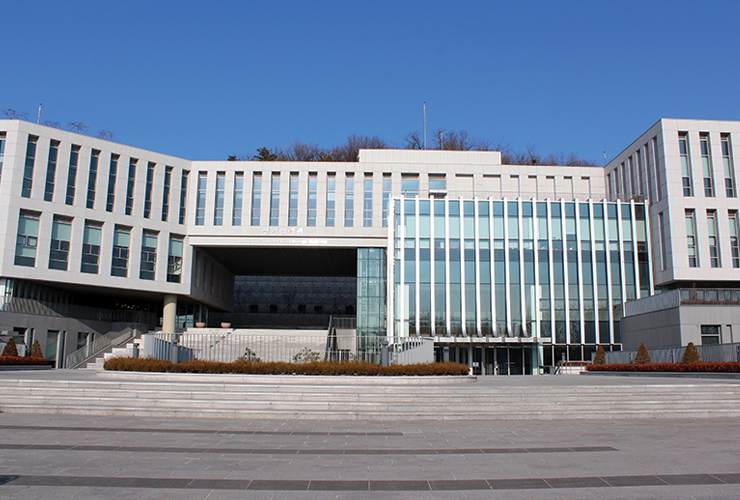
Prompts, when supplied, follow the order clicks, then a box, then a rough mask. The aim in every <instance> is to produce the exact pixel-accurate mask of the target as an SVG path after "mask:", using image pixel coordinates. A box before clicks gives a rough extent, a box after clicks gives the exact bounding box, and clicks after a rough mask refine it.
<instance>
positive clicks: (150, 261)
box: [139, 230, 157, 281]
mask: <svg viewBox="0 0 740 500" xmlns="http://www.w3.org/2000/svg"><path fill="white" fill-rule="evenodd" d="M156 266H157V233H153V232H149V231H146V230H145V231H144V235H143V237H142V239H141V268H140V269H139V278H140V279H143V280H152V281H153V280H154V272H155V270H156Z"/></svg>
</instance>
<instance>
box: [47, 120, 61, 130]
mask: <svg viewBox="0 0 740 500" xmlns="http://www.w3.org/2000/svg"><path fill="white" fill-rule="evenodd" d="M44 125H46V126H47V127H53V128H62V124H61V123H59V122H56V121H52V120H46V121H45V122H44Z"/></svg>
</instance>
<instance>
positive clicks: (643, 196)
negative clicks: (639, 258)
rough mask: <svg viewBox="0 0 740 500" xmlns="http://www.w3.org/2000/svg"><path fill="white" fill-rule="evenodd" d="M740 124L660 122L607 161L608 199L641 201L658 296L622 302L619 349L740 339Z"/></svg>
mask: <svg viewBox="0 0 740 500" xmlns="http://www.w3.org/2000/svg"><path fill="white" fill-rule="evenodd" d="M738 155H740V122H730V121H706V120H666V119H663V120H660V121H658V122H657V123H656V124H655V125H653V126H652V127H650V129H648V130H647V131H646V132H645V133H644V134H642V135H641V136H640V137H639V138H638V139H637V140H636V141H634V142H633V143H632V144H630V146H629V147H627V148H626V149H625V150H624V151H622V152H621V153H620V154H619V155H618V156H617V157H616V158H614V159H613V160H612V161H611V162H609V163H608V164H607V166H606V181H607V187H608V192H609V196H610V197H620V198H622V199H636V200H644V201H646V202H648V207H649V209H648V211H649V214H650V228H651V231H650V245H651V254H652V256H653V259H652V262H653V274H654V276H655V285H656V287H657V288H658V290H659V291H663V295H664V296H661V297H652V298H650V299H647V300H644V301H638V302H635V303H628V304H627V306H626V309H625V316H626V317H625V319H624V321H623V327H624V332H625V335H624V338H623V343H624V347H625V349H636V348H637V347H638V346H639V344H640V342H644V343H645V345H646V346H648V347H668V346H675V345H686V344H687V343H688V342H694V343H695V344H702V343H704V344H706V343H731V342H734V341H737V340H738V339H737V338H736V336H737V332H738V331H740V290H738V288H740V250H739V246H738V232H739V230H740V229H739V227H738V211H739V210H740V202H739V201H738V193H737V190H738V186H737V181H736V174H735V160H734V159H735V158H738V157H739V156H738Z"/></svg>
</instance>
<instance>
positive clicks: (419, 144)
mask: <svg viewBox="0 0 740 500" xmlns="http://www.w3.org/2000/svg"><path fill="white" fill-rule="evenodd" d="M403 149H424V139H423V138H422V137H421V134H420V133H419V132H409V133H408V134H406V137H404V138H403Z"/></svg>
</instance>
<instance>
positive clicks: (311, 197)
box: [306, 172, 318, 227]
mask: <svg viewBox="0 0 740 500" xmlns="http://www.w3.org/2000/svg"><path fill="white" fill-rule="evenodd" d="M317 182H318V176H317V174H316V172H309V174H308V213H307V215H306V226H308V227H314V226H316V200H317V194H316V189H317Z"/></svg>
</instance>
